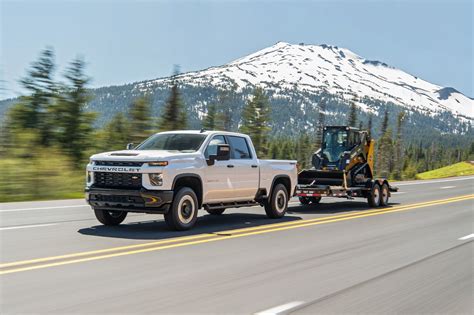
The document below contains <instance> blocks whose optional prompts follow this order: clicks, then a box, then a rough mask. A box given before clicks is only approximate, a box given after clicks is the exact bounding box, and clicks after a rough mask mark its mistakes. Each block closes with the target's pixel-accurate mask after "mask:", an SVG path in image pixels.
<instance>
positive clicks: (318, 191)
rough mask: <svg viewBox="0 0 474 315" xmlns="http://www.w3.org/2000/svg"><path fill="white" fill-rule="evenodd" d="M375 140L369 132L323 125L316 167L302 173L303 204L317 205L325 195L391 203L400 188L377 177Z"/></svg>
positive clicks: (314, 161) (299, 188) (314, 160)
mask: <svg viewBox="0 0 474 315" xmlns="http://www.w3.org/2000/svg"><path fill="white" fill-rule="evenodd" d="M374 147H375V140H373V139H371V138H370V135H369V134H368V132H367V131H360V130H358V129H357V128H353V127H348V126H326V127H324V128H323V134H322V141H321V144H320V149H319V150H318V151H316V152H315V153H314V155H313V157H312V164H313V168H311V169H308V170H303V171H301V172H300V173H299V174H298V185H297V187H296V193H295V195H296V196H298V198H299V200H300V203H301V204H302V205H310V204H317V203H319V202H320V201H321V198H322V197H336V198H346V199H354V198H366V199H367V202H368V204H369V206H371V207H379V206H386V205H388V201H389V198H390V196H391V193H392V192H396V191H398V188H397V187H394V186H392V185H390V183H389V182H388V180H387V179H385V178H374V176H373V174H374V171H373V168H374V167H373V161H374V158H373V155H374Z"/></svg>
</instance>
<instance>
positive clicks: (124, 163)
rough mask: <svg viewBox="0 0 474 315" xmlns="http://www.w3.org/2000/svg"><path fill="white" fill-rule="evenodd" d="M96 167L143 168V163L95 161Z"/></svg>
mask: <svg viewBox="0 0 474 315" xmlns="http://www.w3.org/2000/svg"><path fill="white" fill-rule="evenodd" d="M95 165H104V166H142V165H143V162H130V161H95Z"/></svg>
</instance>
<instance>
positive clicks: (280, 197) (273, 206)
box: [265, 184, 288, 219]
mask: <svg viewBox="0 0 474 315" xmlns="http://www.w3.org/2000/svg"><path fill="white" fill-rule="evenodd" d="M287 209H288V191H287V190H286V187H285V186H284V185H283V184H277V185H276V186H275V187H274V188H273V191H272V195H271V197H270V199H269V200H267V202H266V203H265V212H266V213H267V216H268V217H269V218H272V219H278V218H281V217H283V216H284V215H285V213H286V210H287Z"/></svg>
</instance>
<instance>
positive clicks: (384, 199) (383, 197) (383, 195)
mask: <svg viewBox="0 0 474 315" xmlns="http://www.w3.org/2000/svg"><path fill="white" fill-rule="evenodd" d="M389 195H390V192H389V190H388V185H387V183H384V184H383V185H382V190H381V191H380V205H381V206H383V207H385V206H388V196H389Z"/></svg>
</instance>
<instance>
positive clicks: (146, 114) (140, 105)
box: [128, 96, 151, 144]
mask: <svg viewBox="0 0 474 315" xmlns="http://www.w3.org/2000/svg"><path fill="white" fill-rule="evenodd" d="M128 115H129V118H130V129H131V130H130V141H131V142H133V143H134V144H140V143H142V142H143V141H144V140H145V139H146V138H148V137H149V136H150V132H151V103H150V99H149V98H148V97H146V96H142V97H138V98H136V99H135V100H133V102H132V104H131V105H130V110H129V114H128Z"/></svg>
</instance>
